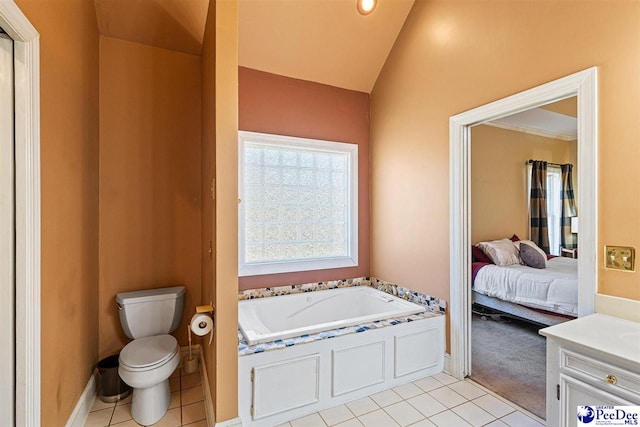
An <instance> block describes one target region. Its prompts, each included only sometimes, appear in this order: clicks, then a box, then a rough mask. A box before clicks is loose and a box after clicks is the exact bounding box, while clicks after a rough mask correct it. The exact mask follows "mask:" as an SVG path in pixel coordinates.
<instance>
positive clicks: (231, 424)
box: [215, 418, 242, 427]
mask: <svg viewBox="0 0 640 427" xmlns="http://www.w3.org/2000/svg"><path fill="white" fill-rule="evenodd" d="M215 427H242V420H241V419H240V418H234V419H232V420H227V421H223V422H221V423H216V425H215Z"/></svg>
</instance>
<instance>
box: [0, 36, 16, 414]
mask: <svg viewBox="0 0 640 427" xmlns="http://www.w3.org/2000/svg"><path fill="white" fill-rule="evenodd" d="M13 88H14V81H13V41H12V40H11V39H10V38H9V37H8V36H7V35H6V34H4V33H0V366H2V369H0V396H2V398H1V399H0V425H2V426H12V425H14V406H15V389H14V382H15V380H14V376H15V326H14V323H15V272H14V270H15V262H14V244H15V238H14V236H15V219H14V212H15V207H14V185H15V184H14V171H13V168H14V157H13V148H14V147H13V145H14V136H13V103H14V101H13Z"/></svg>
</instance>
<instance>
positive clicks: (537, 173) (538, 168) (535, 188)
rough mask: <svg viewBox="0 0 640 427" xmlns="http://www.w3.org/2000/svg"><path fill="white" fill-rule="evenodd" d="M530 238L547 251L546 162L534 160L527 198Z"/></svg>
mask: <svg viewBox="0 0 640 427" xmlns="http://www.w3.org/2000/svg"><path fill="white" fill-rule="evenodd" d="M529 205H530V206H529V216H530V217H531V223H530V227H531V240H533V241H534V242H535V244H536V245H538V246H539V247H540V249H542V250H543V251H545V252H546V253H549V226H548V223H547V162H543V161H540V160H535V161H533V162H532V168H531V194H530V198H529Z"/></svg>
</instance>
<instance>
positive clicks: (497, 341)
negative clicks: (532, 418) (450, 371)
mask: <svg viewBox="0 0 640 427" xmlns="http://www.w3.org/2000/svg"><path fill="white" fill-rule="evenodd" d="M471 325H472V326H471V327H472V353H471V378H472V379H473V380H474V381H476V382H478V383H479V384H481V385H483V386H485V387H486V388H488V389H489V390H491V391H493V392H494V393H497V394H499V395H500V396H502V397H504V398H506V399H508V400H510V401H512V402H514V403H516V404H518V405H520V406H521V407H523V408H524V409H526V410H528V411H530V412H532V413H533V414H535V415H537V416H539V417H540V418H542V419H545V418H546V417H545V412H546V410H545V384H546V377H545V376H546V366H545V363H546V362H545V360H546V353H545V351H546V341H545V338H544V337H543V336H541V335H539V334H538V329H540V328H539V327H537V326H532V325H530V324H527V323H525V322H521V321H518V320H509V321H501V322H497V321H495V320H491V319H489V320H482V319H480V316H478V315H476V314H474V315H473V321H472V323H471Z"/></svg>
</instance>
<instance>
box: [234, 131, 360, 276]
mask: <svg viewBox="0 0 640 427" xmlns="http://www.w3.org/2000/svg"><path fill="white" fill-rule="evenodd" d="M247 143H257V144H263V145H267V146H268V145H272V146H274V147H278V148H283V147H290V148H292V149H305V148H306V149H309V150H312V151H314V152H327V153H333V154H336V153H339V154H346V155H347V156H348V159H349V170H348V174H349V181H350V187H349V188H348V193H347V199H348V204H349V207H348V210H349V212H348V215H349V224H348V231H347V254H346V255H345V256H337V257H331V258H328V257H325V258H312V259H291V260H283V261H267V262H252V263H249V262H246V261H245V226H244V223H245V221H244V218H245V204H244V203H242V200H243V199H244V194H245V193H244V192H245V188H244V187H245V185H244V169H245V168H244V158H245V155H244V153H245V147H246V144H247ZM238 195H239V196H238V197H239V198H240V199H239V205H238V276H240V277H243V276H255V275H263V274H276V273H290V272H297V271H312V270H323V269H330V268H345V267H356V266H357V265H358V145H357V144H350V143H345V142H335V141H323V140H317V139H308V138H299V137H292V136H283V135H272V134H265V133H257V132H247V131H239V132H238Z"/></svg>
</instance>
